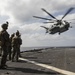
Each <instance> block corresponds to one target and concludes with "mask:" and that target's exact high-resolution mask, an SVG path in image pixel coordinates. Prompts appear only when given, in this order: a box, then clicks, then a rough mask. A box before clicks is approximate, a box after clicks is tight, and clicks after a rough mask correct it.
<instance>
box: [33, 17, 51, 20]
mask: <svg viewBox="0 0 75 75" xmlns="http://www.w3.org/2000/svg"><path fill="white" fill-rule="evenodd" d="M33 17H34V18H39V19H44V20H52V19H48V18H43V17H38V16H33Z"/></svg>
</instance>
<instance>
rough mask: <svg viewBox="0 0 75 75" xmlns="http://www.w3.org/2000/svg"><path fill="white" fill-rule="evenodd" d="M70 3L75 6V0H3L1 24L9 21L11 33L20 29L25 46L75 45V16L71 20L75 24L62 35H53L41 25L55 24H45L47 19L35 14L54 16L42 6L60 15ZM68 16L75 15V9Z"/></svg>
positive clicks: (68, 17) (0, 9) (67, 17)
mask: <svg viewBox="0 0 75 75" xmlns="http://www.w3.org/2000/svg"><path fill="white" fill-rule="evenodd" d="M70 7H74V8H75V0H0V25H1V24H3V23H5V22H6V21H9V28H8V32H9V34H12V33H15V32H16V31H17V30H19V31H20V33H21V38H22V40H23V44H22V46H23V47H31V46H75V25H74V24H73V23H75V22H74V21H75V20H71V22H73V23H71V26H73V28H70V29H69V30H68V31H66V32H63V33H61V35H58V34H54V35H51V34H45V32H46V31H45V29H43V28H41V27H40V26H42V25H43V26H47V27H50V26H51V24H43V23H42V22H44V21H45V20H40V19H36V18H33V16H34V15H35V16H41V17H48V18H51V17H49V15H48V14H46V13H45V12H43V11H42V10H41V8H44V9H46V10H47V11H48V12H50V13H51V14H53V15H54V16H56V17H57V18H58V19H60V18H61V17H62V16H63V15H64V14H65V13H66V12H67V10H68V9H69V8H70ZM64 19H66V20H70V19H75V9H74V10H73V11H71V13H69V14H68V15H67V16H66V17H65V18H64ZM0 29H1V27H0Z"/></svg>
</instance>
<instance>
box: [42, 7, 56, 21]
mask: <svg viewBox="0 0 75 75" xmlns="http://www.w3.org/2000/svg"><path fill="white" fill-rule="evenodd" d="M42 10H43V11H44V12H46V13H47V14H48V15H49V16H51V17H52V18H54V19H56V18H55V17H54V16H53V15H52V14H50V13H49V12H47V11H46V10H45V9H44V8H42ZM56 20H57V19H56Z"/></svg>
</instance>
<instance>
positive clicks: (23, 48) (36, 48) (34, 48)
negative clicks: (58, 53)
mask: <svg viewBox="0 0 75 75" xmlns="http://www.w3.org/2000/svg"><path fill="white" fill-rule="evenodd" d="M47 48H48V49H49V48H75V46H60V47H56V46H54V47H49V46H41V47H21V48H20V51H21V52H22V51H28V50H38V49H47Z"/></svg>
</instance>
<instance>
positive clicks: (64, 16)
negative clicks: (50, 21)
mask: <svg viewBox="0 0 75 75" xmlns="http://www.w3.org/2000/svg"><path fill="white" fill-rule="evenodd" d="M73 9H74V8H70V9H69V10H68V11H67V12H66V13H65V15H64V16H63V17H62V19H63V18H64V17H65V16H66V15H67V14H69V13H70V12H71V11H72V10H73ZM62 19H61V20H62Z"/></svg>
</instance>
